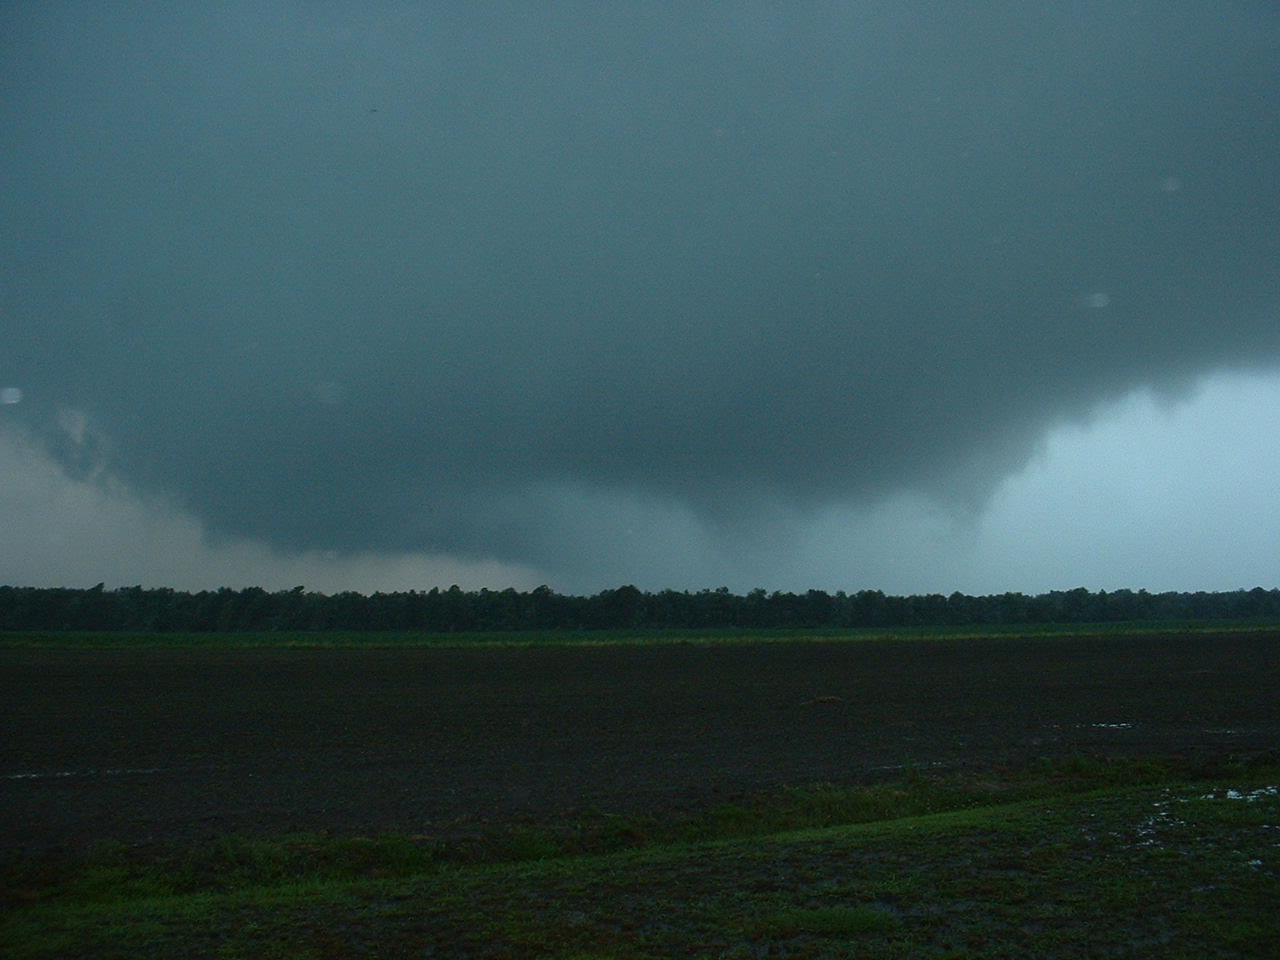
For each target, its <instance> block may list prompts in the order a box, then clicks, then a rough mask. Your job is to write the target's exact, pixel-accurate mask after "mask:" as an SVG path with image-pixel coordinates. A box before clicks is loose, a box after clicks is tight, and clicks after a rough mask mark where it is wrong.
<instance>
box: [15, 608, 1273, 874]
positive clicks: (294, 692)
mask: <svg viewBox="0 0 1280 960" xmlns="http://www.w3.org/2000/svg"><path fill="white" fill-rule="evenodd" d="M1277 694H1280V632H1278V633H1257V632H1254V633H1223V634H1217V635H1203V634H1201V635H1190V634H1153V635H1148V636H1128V637H1121V636H1105V637H1059V638H1032V639H1021V640H1019V639H981V640H947V641H896V640H895V641H880V642H822V643H795V642H793V643H757V644H743V645H698V644H670V645H655V646H646V647H640V646H612V647H610V646H600V647H542V648H519V647H493V648H478V649H477V648H471V649H440V648H434V649H433V648H429V647H420V648H412V649H365V650H355V649H327V650H325V649H314V650H307V649H271V648H263V649H224V650H219V649H208V648H204V649H194V650H183V649H173V648H169V649H165V648H156V649H146V650H136V649H133V650H131V649H113V650H88V649H57V648H48V649H17V648H8V649H0V849H4V850H9V851H14V850H33V851H34V850H45V851H52V850H57V849H62V850H73V849H78V848H81V847H83V846H84V845H86V844H89V843H92V842H94V841H95V840H100V839H106V838H113V839H118V840H122V841H125V842H128V843H145V842H166V843H167V842H177V843H183V842H188V841H194V840H200V839H203V838H207V837H211V836H216V835H218V834H224V833H232V832H234V833H247V834H260V833H277V832H281V831H295V830H306V831H312V830H328V831H337V832H356V833H365V832H375V831H389V830H391V831H403V832H407V833H411V834H420V835H427V836H434V835H447V834H455V835H456V834H457V833H458V832H460V831H464V832H465V831H466V830H468V829H475V828H476V827H477V826H482V825H483V824H484V823H485V822H491V821H504V822H505V821H512V820H519V819H521V818H526V817H527V818H531V819H536V820H542V819H547V818H559V817H562V816H568V815H571V814H572V813H573V812H574V811H581V810H591V809H594V810H601V811H605V812H619V813H634V812H639V811H654V810H662V809H671V808H688V807H697V806H705V805H708V804H712V803H715V802H719V801H721V800H727V799H730V798H732V797H735V796H741V795H744V794H747V793H751V792H755V791H760V790H773V789H778V788H779V787H781V786H784V785H787V784H801V783H808V782H813V781H830V782H837V783H847V782H856V781H860V780H868V779H876V778H882V777H885V776H889V775H892V774H893V773H894V772H895V771H898V772H900V770H901V768H902V767H903V766H904V765H919V766H930V765H938V766H951V767H954V766H962V765H973V766H990V765H993V764H1004V763H1016V762H1022V761H1026V760H1028V759H1031V758H1035V757H1037V756H1061V755H1065V754H1070V753H1073V752H1077V751H1083V752H1086V753H1091V754H1129V755H1133V754H1160V755H1168V754H1175V753H1206V754H1220V755H1224V756H1225V755H1229V754H1231V753H1249V752H1256V751H1263V750H1271V749H1275V748H1277V747H1280V696H1278V695H1277Z"/></svg>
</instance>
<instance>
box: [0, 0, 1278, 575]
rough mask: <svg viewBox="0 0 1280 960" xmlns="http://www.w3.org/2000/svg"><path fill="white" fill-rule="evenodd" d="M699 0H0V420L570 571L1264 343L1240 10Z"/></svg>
mask: <svg viewBox="0 0 1280 960" xmlns="http://www.w3.org/2000/svg"><path fill="white" fill-rule="evenodd" d="M357 11H359V13H357ZM696 11H697V12H694V11H691V10H690V9H689V8H688V5H683V4H674V3H673V4H669V5H667V4H655V5H641V6H632V5H617V6H614V5H597V4H584V5H574V4H555V5H545V6H539V5H530V4H512V5H507V4H492V5H490V4H467V5H462V4H457V5H452V4H443V5H433V6H431V7H423V6H422V5H418V4H409V5H404V6H400V7H396V6H386V7H379V8H378V9H377V10H376V11H374V12H369V13H367V14H366V13H365V7H364V5H354V4H353V5H350V6H349V7H347V6H343V5H326V6H324V7H322V8H314V9H313V8H311V7H309V6H299V7H296V8H294V7H289V6H283V5H282V6H280V7H272V8H270V9H266V8H264V5H259V4H249V5H244V6H241V7H236V6H234V5H233V6H225V5H218V6H216V7H214V8H209V9H205V10H203V11H201V12H194V13H193V12H189V11H187V12H175V11H173V10H169V9H165V8H160V9H157V8H155V7H153V6H152V5H140V4H139V5H132V4H113V5H110V6H109V7H104V8H101V9H86V8H81V7H58V6H56V5H40V6H33V7H28V8H14V7H10V8H9V9H8V11H7V12H6V13H5V14H4V15H3V16H4V18H5V20H6V21H7V22H6V23H5V25H4V29H3V33H4V35H5V36H6V37H7V39H6V40H5V41H4V48H5V49H4V54H5V55H4V58H3V60H4V63H5V66H4V67H3V74H0V77H2V83H3V91H4V96H3V98H2V100H3V106H0V120H2V123H0V126H2V127H3V129H4V131H5V132H4V133H3V134H2V135H0V137H2V138H3V139H2V140H0V151H2V153H0V156H2V157H3V163H4V168H5V169H6V171H8V173H7V175H6V177H5V180H4V183H3V185H2V186H0V204H2V205H3V206H2V207H0V212H2V215H3V217H4V219H5V222H6V223H7V224H10V225H11V226H10V227H9V228H8V229H6V232H5V233H6V236H5V239H4V240H3V248H2V249H3V256H4V259H5V263H6V276H7V278H8V279H7V280H6V283H5V285H4V289H3V290H2V291H0V309H2V310H3V324H4V327H5V332H4V337H3V340H4V353H5V360H4V362H5V369H4V370H3V372H2V373H0V377H2V378H3V379H5V380H6V382H11V383H13V384H16V385H17V386H18V387H20V388H21V389H22V391H23V396H24V399H23V402H22V403H20V404H12V405H8V406H6V407H5V408H4V409H3V411H0V412H3V413H4V415H5V417H6V418H9V419H15V418H25V419H26V420H27V422H28V423H29V424H30V425H31V427H32V429H34V430H36V431H42V432H44V434H45V435H46V436H47V437H48V438H49V443H50V444H51V445H53V446H54V448H55V449H56V450H58V451H59V453H60V456H61V458H62V460H63V462H64V463H65V464H66V465H67V468H68V469H69V470H72V471H76V470H79V471H81V472H82V473H86V472H91V471H93V470H105V471H107V472H109V473H112V474H117V475H119V476H122V477H124V478H125V479H127V480H128V481H129V482H130V483H132V484H133V485H135V486H136V487H137V488H138V489H141V490H151V491H156V492H161V493H164V494H166V495H168V496H171V497H175V498H177V499H179V500H180V501H181V502H183V503H184V504H186V505H188V506H189V507H190V508H191V509H192V510H194V511H195V512H196V514H197V515H198V516H199V517H201V518H202V520H203V521H204V522H205V523H206V524H207V525H208V528H209V529H210V531H212V532H213V533H214V534H226V535H234V536H251V537H255V538H261V539H264V540H266V541H268V542H270V543H272V544H275V545H277V546H280V547H285V548H317V547H318V548H324V549H336V550H417V549H435V550H443V551H450V552H457V553H461V554H467V555H472V556H492V557H497V558H501V559H505V560H516V561H521V562H526V563H532V564H536V565H540V566H541V567H543V568H544V569H549V570H562V571H575V570H577V571H580V570H581V569H582V568H583V567H584V566H585V565H596V566H599V565H601V564H603V565H606V566H608V565H609V564H610V563H616V562H617V554H618V552H619V551H626V550H632V549H635V544H636V542H637V535H636V533H635V526H636V525H637V524H640V525H642V526H643V525H644V524H653V523H658V522H659V521H658V519H657V518H663V519H662V520H661V522H662V523H666V524H667V525H668V526H671V525H673V524H674V526H672V527H671V530H669V531H668V533H667V535H668V536H671V537H677V536H693V535H694V534H693V533H692V532H691V531H693V530H694V529H695V528H696V527H697V525H698V524H699V523H703V524H709V525H710V528H711V529H712V530H717V531H720V532H721V533H724V534H725V535H730V536H736V535H739V534H741V533H743V532H744V531H750V530H752V529H753V528H755V527H757V525H758V524H759V523H760V522H761V518H762V517H763V518H765V520H768V519H769V518H775V519H776V517H778V516H779V515H784V514H785V512H786V511H787V510H791V509H804V508H809V507H819V506H821V505H823V504H829V503H835V502H858V501H869V500H871V499H873V498H875V497H878V496H883V495H888V494H892V493H895V492H899V491H904V490H915V491H921V492H925V493H928V494H932V495H936V496H940V497H942V498H944V499H946V500H949V501H952V502H954V503H957V504H967V505H973V504H976V503H980V502H981V499H982V497H983V496H984V495H985V494H986V493H987V492H988V491H989V490H990V489H991V487H992V485H993V483H994V482H996V481H997V480H998V479H999V478H1000V477H1001V476H1003V475H1005V474H1006V473H1007V472H1008V471H1010V470H1011V469H1014V468H1016V467H1017V466H1019V465H1020V464H1021V463H1023V462H1024V461H1025V459H1026V457H1027V456H1028V455H1029V453H1030V451H1032V450H1033V449H1034V446H1035V443H1036V442H1037V439H1038V438H1039V437H1040V436H1041V435H1042V434H1043V432H1044V430H1045V429H1046V428H1047V426H1049V425H1051V424H1052V423H1054V422H1057V421H1060V420H1062V419H1064V418H1072V417H1080V416H1084V415H1087V414H1088V412H1089V411H1090V410H1091V409H1092V408H1093V407H1094V406H1095V405H1096V404H1097V403H1099V402H1100V401H1102V400H1105V399H1109V398H1114V397H1117V396H1119V395H1121V394H1122V393H1124V392H1125V391H1127V390H1130V389H1132V388H1134V387H1136V386H1139V385H1143V384H1154V385H1156V386H1158V387H1161V388H1167V389H1177V388H1178V386H1179V385H1180V384H1183V383H1185V382H1187V381H1188V380H1189V379H1190V378H1193V377H1195V376H1196V375H1198V374H1201V373H1204V372H1207V371H1210V370H1214V369H1219V368H1223V367H1229V366H1241V365H1251V364H1256V365H1270V364H1274V363H1275V362H1276V361H1277V359H1280V323H1278V322H1277V320H1280V229H1277V224H1278V223H1280V177H1277V176H1276V171H1277V170H1280V58H1277V57H1276V56H1275V51H1276V50H1277V49H1280V14H1277V12H1276V10H1275V7H1274V6H1273V5H1269V4H1263V3H1254V4H1250V3H1240V4H1231V5H1224V4H1212V3H1204V4H1198V3H1192V4H1180V5H1176V6H1175V7H1171V6H1170V5H1168V4H1164V3H1155V2H1152V3H1138V4H1126V5H1116V4H1111V3H1082V4H1069V5H1068V4H1063V5H1058V7H1054V8H1048V9H1045V8H1041V7H1040V6H1039V5H1036V6H1030V5H1026V4H1021V3H999V2H982V3H973V4H945V3H926V2H908V3H903V4H894V5H892V8H891V9H888V8H885V9H877V8H876V7H875V6H874V5H865V6H864V5H850V4H844V3H818V4H808V5H805V7H804V10H803V11H800V12H797V11H794V10H792V9H790V8H788V9H786V10H785V11H783V10H782V8H780V7H778V6H776V5H771V4H750V3H748V4H745V5H744V4H733V5H729V4H723V5H722V4H704V5H698V6H697V8H696ZM68 411H75V412H77V413H76V416H81V415H82V416H83V419H82V420H77V421H76V424H78V426H75V428H73V429H68V418H69V416H70V414H69V413H68ZM779 511H781V512H782V513H781V514H780V513H779ZM673 531H675V532H673ZM679 531H683V533H681V532H679ZM651 532H652V531H651ZM638 539H639V540H644V539H645V536H644V534H641V535H639V536H638ZM653 542H658V543H660V542H662V541H661V537H658V538H657V539H656V540H654V541H653ZM651 546H652V545H651ZM611 558H612V559H611ZM654 562H655V563H657V562H659V561H657V560H656V559H655V560H654ZM619 569H625V565H622V564H619Z"/></svg>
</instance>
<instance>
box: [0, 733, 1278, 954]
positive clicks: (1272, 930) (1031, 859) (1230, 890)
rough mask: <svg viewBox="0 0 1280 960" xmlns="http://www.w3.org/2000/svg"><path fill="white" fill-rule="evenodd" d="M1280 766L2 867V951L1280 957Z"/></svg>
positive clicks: (1131, 769)
mask: <svg viewBox="0 0 1280 960" xmlns="http://www.w3.org/2000/svg"><path fill="white" fill-rule="evenodd" d="M1277 784H1280V762H1277V759H1276V758H1275V757H1259V758H1255V759H1252V760H1242V759H1232V760H1225V761H1222V762H1200V763H1197V764H1196V765H1195V766H1190V765H1188V764H1185V763H1173V762H1166V761H1157V760H1149V759H1139V760H1126V761H1116V760H1111V761H1102V760H1093V759H1090V758H1086V757H1076V758H1072V759H1070V760H1067V761H1057V762H1050V761H1048V760H1046V761H1042V762H1040V763H1037V764H1033V765H1032V766H1031V767H1028V768H1022V769H1017V770H986V771H981V772H976V771H974V772H969V773H965V774H949V775H946V776H941V775H934V774H930V773H928V772H925V771H915V772H909V773H908V775H906V776H905V777H902V778H899V779H896V780H894V781H893V782H886V783H881V784H873V785H864V786H856V787H848V786H846V787H839V786H833V785H829V784H828V785H823V784H818V785H810V786H805V787H798V788H795V789H792V790H786V791H782V792H780V793H777V794H773V795H769V796H763V795H762V796H755V797H743V798H739V799H738V800H737V801H735V802H734V803H732V804H720V805H718V806H715V807H712V808H709V809H706V810H702V811H691V812H685V813H682V814H678V815H677V814H671V813H668V814H666V815H660V814H655V815H653V816H649V817H620V816H613V815H610V814H609V813H608V812H606V811H587V812H585V813H583V814H582V815H580V816H578V817H576V818H574V819H572V820H570V821H565V822H558V823H522V824H504V825H490V826H489V827H487V828H486V829H485V830H483V831H478V832H475V833H473V834H471V835H460V836H453V837H403V836H389V837H366V838H359V837H337V836H316V835H311V836H290V837H276V838H244V837H240V838H236V837H225V838H220V839H218V840H216V841H212V842H209V843H205V844H200V845H195V846H190V847H186V848H166V849H161V848H145V847H127V846H124V845H122V844H117V843H111V842H104V843H100V844H99V845H98V846H97V847H95V848H94V849H93V850H90V851H88V852H85V853H83V854H80V855H77V856H68V857H62V858H50V857H45V858H42V859H38V860H37V859H32V860H18V859H14V858H10V860H9V862H7V863H6V864H4V869H3V875H2V876H3V881H2V882H3V890H2V893H0V896H2V901H0V902H2V903H3V908H4V916H3V919H2V920H0V954H3V955H4V956H6V957H12V958H14V960H24V958H52V957H66V956H76V957H136V956H144V955H145V956H158V957H217V958H251V957H252V958H259V957H261V958H267V957H279V958H296V960H304V958H305V960H321V958H337V957H364V956H368V957H475V956H487V957H495V958H532V957H549V958H571V957H578V958H586V957H595V958H603V957H613V958H632V960H640V958H658V957H680V956H688V957H729V958H737V957H744V958H745V957H752V958H755V957H797V958H819V957H844V956H851V955H856V956H868V957H918V956H939V957H955V958H959V957H979V958H986V957H993V958H994V957H1007V956H1046V955H1051V956H1055V957H1064V958H1070V957H1108V956H1153V955H1154V956H1161V957H1273V956H1276V955H1278V954H1280V920H1278V919H1277V913H1278V911H1277V910H1276V909H1275V908H1276V906H1277V904H1280V788H1278V787H1277Z"/></svg>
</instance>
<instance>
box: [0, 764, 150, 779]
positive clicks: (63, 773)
mask: <svg viewBox="0 0 1280 960" xmlns="http://www.w3.org/2000/svg"><path fill="white" fill-rule="evenodd" d="M170 769H171V768H170V767H116V768H108V769H97V768H94V769H89V770H55V771H53V772H50V773H6V774H5V775H4V776H3V777H0V779H3V780H58V779H63V778H66V777H125V776H138V775H142V774H148V773H165V772H167V771H168V770H170Z"/></svg>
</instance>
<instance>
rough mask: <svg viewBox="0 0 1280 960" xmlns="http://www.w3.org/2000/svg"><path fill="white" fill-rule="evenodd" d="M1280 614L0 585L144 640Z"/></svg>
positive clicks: (1043, 599) (1145, 607)
mask: <svg viewBox="0 0 1280 960" xmlns="http://www.w3.org/2000/svg"><path fill="white" fill-rule="evenodd" d="M1272 617H1280V590H1264V589H1262V588H1261V587H1256V588H1254V589H1252V590H1235V591H1230V592H1225V593H1148V592H1147V591H1145V590H1138V591H1133V590H1115V591H1112V592H1110V593H1108V592H1107V591H1105V590H1099V591H1098V592H1097V593H1092V592H1090V591H1089V590H1086V589H1085V588H1083V587H1078V588H1076V589H1074V590H1065V591H1061V590H1054V591H1051V592H1049V593H1042V594H1039V595H1038V596H1028V595H1026V594H1022V593H1002V594H998V595H995V596H984V597H971V596H967V595H966V594H963V593H953V594H951V595H950V596H943V595H942V594H925V595H916V596H909V597H898V596H888V595H886V594H884V593H882V592H881V591H879V590H860V591H858V592H857V593H845V592H844V591H842V590H841V591H837V592H835V593H827V592H825V591H823V590H808V591H806V592H805V593H781V592H774V593H766V592H765V591H764V590H752V591H751V592H750V593H747V594H745V595H738V594H733V593H730V592H729V590H728V588H727V587H721V588H719V589H717V590H700V591H698V592H696V593H691V592H689V591H676V590H662V591H659V592H656V593H649V592H645V591H642V590H639V589H637V588H636V587H633V586H623V587H618V588H617V589H616V590H603V591H601V592H600V593H597V594H595V595H594V596H589V597H579V596H567V595H564V594H559V593H556V592H555V591H553V590H552V589H550V588H549V587H545V586H543V587H538V588H537V589H535V590H531V591H527V592H519V591H516V590H512V589H507V590H488V589H485V590H474V591H471V590H461V589H459V588H458V587H456V586H454V587H450V588H449V589H448V590H440V589H431V590H426V591H417V590H410V591H408V592H397V593H375V594H373V595H372V596H365V595H363V594H359V593H350V592H348V593H336V594H331V595H330V594H323V593H315V592H308V591H307V590H306V589H305V588H303V587H294V588H293V589H292V590H280V591H276V592H268V591H266V590H263V589H262V588H261V587H248V588H246V589H243V590H232V589H229V588H226V587H224V588H222V589H220V590H204V591H200V592H199V593H187V592H183V591H178V590H172V589H167V588H157V589H143V588H142V587H140V586H137V587H120V588H118V589H115V590H107V589H104V586H103V584H98V585H97V586H96V587H91V588H89V589H75V588H66V587H57V588H46V587H14V586H0V630H9V631H12V630H122V631H123V630H128V631H140V632H171V631H191V632H220V631H249V630H253V631H258V630H278V631H286V630H287V631H324V630H353V631H364V630H375V631H382V630H397V631H423V632H431V633H451V632H462V631H465V632H482V631H515V630H617V629H705V628H735V627H737V628H754V629H760V628H795V627H801V628H815V629H816V628H836V629H838V628H847V627H912V626H935V625H936V626H946V625H950V626H963V625H967V624H972V625H998V624H1023V623H1026V624H1035V623H1101V622H1115V621H1126V620H1239V619H1258V618H1272Z"/></svg>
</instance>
